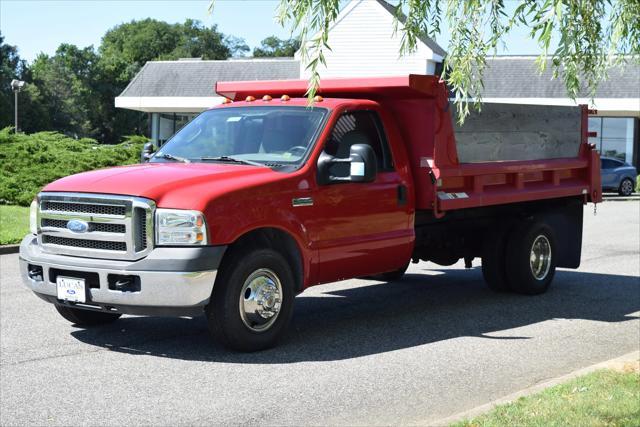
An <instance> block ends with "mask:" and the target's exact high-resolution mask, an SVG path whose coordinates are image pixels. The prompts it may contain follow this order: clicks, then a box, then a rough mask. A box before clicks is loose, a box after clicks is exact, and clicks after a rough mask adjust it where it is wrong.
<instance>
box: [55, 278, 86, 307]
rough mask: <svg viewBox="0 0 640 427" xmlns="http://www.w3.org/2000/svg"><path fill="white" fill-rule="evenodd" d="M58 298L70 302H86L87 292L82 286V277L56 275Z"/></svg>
mask: <svg viewBox="0 0 640 427" xmlns="http://www.w3.org/2000/svg"><path fill="white" fill-rule="evenodd" d="M56 284H57V285H58V299H61V300H63V301H71V302H86V301H87V293H86V290H85V286H84V279H75V278H73V277H64V276H58V277H57V278H56Z"/></svg>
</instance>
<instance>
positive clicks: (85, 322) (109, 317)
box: [55, 304, 122, 326]
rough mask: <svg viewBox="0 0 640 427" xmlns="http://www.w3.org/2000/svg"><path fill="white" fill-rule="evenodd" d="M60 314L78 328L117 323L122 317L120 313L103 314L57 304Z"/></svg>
mask: <svg viewBox="0 0 640 427" xmlns="http://www.w3.org/2000/svg"><path fill="white" fill-rule="evenodd" d="M55 306H56V310H58V313H60V315H61V316H62V317H64V318H65V319H67V320H68V321H69V322H71V323H73V324H75V325H78V326H98V325H104V324H107V323H112V322H115V321H116V320H118V319H119V318H120V316H122V314H120V313H102V312H99V311H91V310H82V309H79V308H72V307H66V306H63V305H58V304H56V305H55Z"/></svg>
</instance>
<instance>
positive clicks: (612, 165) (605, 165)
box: [601, 159, 622, 169]
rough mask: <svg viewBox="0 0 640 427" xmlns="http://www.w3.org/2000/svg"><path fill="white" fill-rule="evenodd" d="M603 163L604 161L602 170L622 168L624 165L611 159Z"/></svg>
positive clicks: (603, 160) (604, 160)
mask: <svg viewBox="0 0 640 427" xmlns="http://www.w3.org/2000/svg"><path fill="white" fill-rule="evenodd" d="M601 161H602V169H615V168H619V167H620V166H622V163H620V162H616V161H615V160H611V159H601Z"/></svg>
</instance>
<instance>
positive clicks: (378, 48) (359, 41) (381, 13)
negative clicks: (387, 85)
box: [296, 0, 445, 78]
mask: <svg viewBox="0 0 640 427" xmlns="http://www.w3.org/2000/svg"><path fill="white" fill-rule="evenodd" d="M395 16H396V8H395V7H394V6H391V5H390V4H389V3H387V2H386V1H384V0H352V1H351V2H350V3H348V4H347V5H346V6H345V7H344V8H343V9H342V11H340V14H339V15H338V18H337V19H336V22H335V23H334V24H333V26H331V28H330V29H329V38H328V43H329V46H331V50H325V51H324V52H323V53H324V55H325V59H326V62H327V67H324V66H321V67H320V68H319V69H318V70H319V72H320V75H321V76H322V77H374V76H401V75H406V74H435V72H436V67H437V66H438V64H441V63H442V60H443V58H444V55H445V51H444V49H442V48H441V47H440V46H439V45H438V44H437V43H436V42H435V41H433V40H431V39H430V38H429V37H426V36H423V37H420V38H419V40H418V42H417V46H416V51H415V52H414V53H411V54H407V55H404V56H402V57H400V55H399V52H400V46H401V36H400V32H398V34H394V31H393V28H394V17H395ZM399 20H400V22H399V25H402V22H403V21H404V17H403V16H402V15H401V16H399ZM296 59H298V60H300V55H299V54H296ZM300 75H301V76H302V77H303V78H307V77H309V75H310V73H309V70H307V68H306V67H305V64H303V63H301V64H300Z"/></svg>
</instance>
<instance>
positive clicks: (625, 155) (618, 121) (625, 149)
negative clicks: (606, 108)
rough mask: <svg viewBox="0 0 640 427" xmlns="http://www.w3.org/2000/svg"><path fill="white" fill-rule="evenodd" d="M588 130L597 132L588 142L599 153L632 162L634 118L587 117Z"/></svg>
mask: <svg viewBox="0 0 640 427" xmlns="http://www.w3.org/2000/svg"><path fill="white" fill-rule="evenodd" d="M589 132H597V134H598V135H597V136H596V137H591V138H589V142H590V143H592V144H595V145H596V149H597V150H598V151H599V152H600V155H602V156H606V157H613V158H616V159H619V160H622V161H623V162H627V163H632V162H633V146H634V144H633V136H634V119H633V118H628V117H589Z"/></svg>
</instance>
